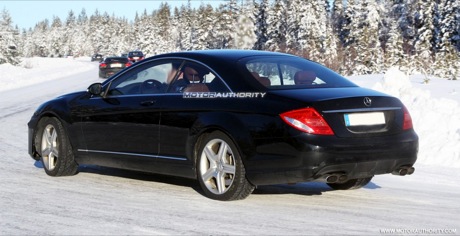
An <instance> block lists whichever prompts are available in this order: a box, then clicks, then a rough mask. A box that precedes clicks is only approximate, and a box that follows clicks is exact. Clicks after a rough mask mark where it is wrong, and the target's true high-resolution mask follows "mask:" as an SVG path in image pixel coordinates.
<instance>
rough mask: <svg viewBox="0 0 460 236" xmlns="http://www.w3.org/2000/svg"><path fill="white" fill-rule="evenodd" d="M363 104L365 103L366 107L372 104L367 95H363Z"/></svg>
mask: <svg viewBox="0 0 460 236" xmlns="http://www.w3.org/2000/svg"><path fill="white" fill-rule="evenodd" d="M364 105H366V107H370V106H371V105H372V99H370V98H368V97H365V98H364Z"/></svg>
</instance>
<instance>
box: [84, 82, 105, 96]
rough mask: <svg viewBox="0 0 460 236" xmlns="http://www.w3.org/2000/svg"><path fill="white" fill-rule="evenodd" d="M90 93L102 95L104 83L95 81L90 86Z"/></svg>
mask: <svg viewBox="0 0 460 236" xmlns="http://www.w3.org/2000/svg"><path fill="white" fill-rule="evenodd" d="M87 91H88V93H90V94H91V95H96V96H101V95H102V84H101V83H94V84H91V85H90V86H89V87H88V90H87Z"/></svg>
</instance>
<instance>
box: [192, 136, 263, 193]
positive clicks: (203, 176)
mask: <svg viewBox="0 0 460 236" xmlns="http://www.w3.org/2000/svg"><path fill="white" fill-rule="evenodd" d="M200 140H201V141H199V143H198V145H197V146H198V147H197V152H195V153H197V160H196V171H197V176H198V181H199V182H200V185H201V188H202V189H203V191H204V193H205V195H206V196H207V197H209V198H211V199H214V200H221V201H232V200H240V199H244V198H246V197H248V196H249V195H250V194H251V193H252V191H254V188H255V186H254V185H252V184H251V183H250V182H249V181H248V180H247V179H246V171H245V168H244V165H243V162H242V160H241V155H240V154H239V152H238V149H237V148H236V146H235V144H234V143H233V141H232V140H231V139H230V138H229V137H228V136H227V135H225V134H224V133H222V132H220V131H215V132H213V133H210V134H208V135H205V136H203V137H202V138H201V139H200Z"/></svg>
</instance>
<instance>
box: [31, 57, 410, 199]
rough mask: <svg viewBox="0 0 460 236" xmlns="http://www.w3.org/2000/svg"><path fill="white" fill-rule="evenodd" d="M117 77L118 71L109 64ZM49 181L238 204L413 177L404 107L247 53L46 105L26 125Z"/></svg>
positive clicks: (148, 68)
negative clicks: (188, 194)
mask: <svg viewBox="0 0 460 236" xmlns="http://www.w3.org/2000/svg"><path fill="white" fill-rule="evenodd" d="M117 68H120V67H117ZM28 128H29V147H28V150H29V154H30V155H31V156H32V158H34V159H35V160H41V161H42V162H43V166H44V170H45V172H46V173H47V174H48V175H50V176H64V175H74V174H76V173H77V168H78V166H79V165H100V166H108V167H113V168H122V169H129V170H134V171H142V172H149V173H157V174H165V175H171V176H178V177H184V178H191V179H196V180H197V181H198V182H199V184H200V185H201V188H202V191H203V192H204V194H205V195H206V196H208V197H209V198H212V199H216V200H238V199H244V198H246V197H247V196H249V195H250V194H251V193H252V191H253V190H254V189H255V187H256V186H258V185H271V184H284V183H298V182H307V181H321V182H325V183H326V184H327V185H329V186H330V187H331V188H332V189H356V188H360V187H363V186H365V185H366V184H368V183H369V181H371V179H372V178H373V177H374V176H375V175H381V174H389V173H392V174H394V175H399V176H404V175H407V174H412V173H413V172H414V167H413V165H414V163H415V162H416V159H417V152H418V136H417V134H416V133H415V131H414V128H413V125H412V119H411V116H410V114H409V112H408V110H407V109H406V107H405V106H404V105H403V103H402V102H401V101H400V100H399V99H397V98H395V97H392V96H389V95H386V94H384V93H381V92H377V91H374V90H370V89H366V88H362V87H359V86H357V85H356V84H354V83H352V82H350V81H349V80H347V79H346V78H344V77H342V76H340V75H339V74H337V73H335V72H333V71H332V70H330V69H328V68H326V67H324V66H322V65H320V64H318V63H315V62H312V61H309V60H306V59H304V58H301V57H297V56H293V55H289V54H282V53H274V52H264V51H251V50H243V51H240V50H205V51H189V52H177V53H169V54H163V55H157V56H153V57H150V58H147V59H145V60H142V61H141V62H138V63H135V64H133V66H130V67H128V68H126V69H124V70H122V71H120V72H119V73H118V74H116V75H114V76H112V77H111V78H110V79H107V80H105V81H104V82H102V83H94V84H92V85H90V86H89V87H88V90H87V91H80V92H76V93H71V94H68V95H64V96H60V97H59V98H56V99H53V100H50V101H48V102H46V103H44V104H43V105H41V106H40V107H38V109H37V110H36V112H35V113H34V114H33V116H32V118H31V120H30V121H29V123H28Z"/></svg>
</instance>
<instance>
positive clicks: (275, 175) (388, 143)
mask: <svg viewBox="0 0 460 236" xmlns="http://www.w3.org/2000/svg"><path fill="white" fill-rule="evenodd" d="M256 149H257V150H256V153H257V154H256V155H255V156H254V157H252V158H250V159H247V160H245V167H246V175H247V177H248V179H249V181H250V182H251V183H253V184H255V185H268V184H282V183H297V182H307V181H315V180H321V179H322V178H324V176H326V175H328V174H332V173H341V174H345V175H346V176H347V178H348V179H356V178H366V177H371V176H374V175H379V174H387V173H392V172H393V171H395V170H397V169H399V168H400V167H402V166H404V167H412V166H413V165H414V163H415V162H416V160H417V153H418V137H417V135H416V134H415V132H412V131H411V132H405V133H404V134H399V135H396V136H395V135H392V136H387V137H379V138H372V139H363V138H358V139H350V138H347V139H340V138H336V137H327V136H324V137H318V136H316V137H312V136H311V135H300V136H297V137H295V138H289V139H284V140H281V139H280V140H278V142H271V143H264V140H258V145H257V148H256Z"/></svg>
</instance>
